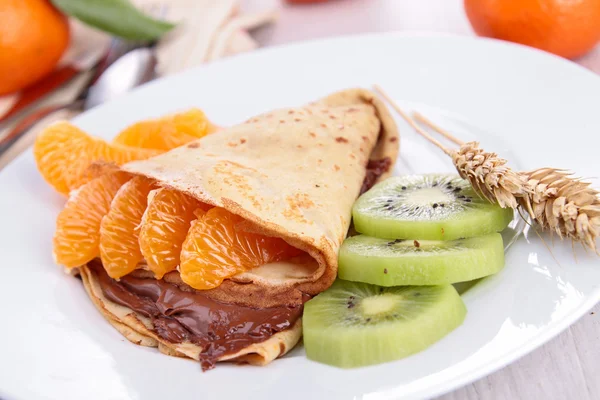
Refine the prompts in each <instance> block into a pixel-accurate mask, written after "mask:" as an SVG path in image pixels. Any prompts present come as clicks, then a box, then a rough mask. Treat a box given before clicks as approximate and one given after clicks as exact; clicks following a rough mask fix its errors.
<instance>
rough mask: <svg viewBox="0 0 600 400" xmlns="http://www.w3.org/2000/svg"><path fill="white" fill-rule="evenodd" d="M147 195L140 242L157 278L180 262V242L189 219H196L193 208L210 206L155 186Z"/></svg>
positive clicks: (147, 261) (189, 223)
mask: <svg viewBox="0 0 600 400" xmlns="http://www.w3.org/2000/svg"><path fill="white" fill-rule="evenodd" d="M149 199H150V200H149V201H148V208H147V209H146V212H145V213H144V216H143V218H142V225H141V228H140V236H139V244H140V250H141V252H142V255H143V257H144V259H145V260H146V263H147V264H148V268H149V269H150V271H152V272H154V275H155V277H156V279H161V278H162V277H163V276H164V275H165V274H166V273H167V272H170V271H173V270H175V269H176V268H177V266H178V265H179V255H180V253H181V246H182V244H183V241H184V240H185V237H186V236H187V233H188V230H189V229H190V226H191V222H192V221H193V220H194V219H196V215H195V214H194V210H196V209H208V208H209V207H210V206H208V205H206V204H204V203H201V202H199V201H198V200H196V199H194V198H193V197H191V196H188V195H186V194H184V193H181V192H178V191H175V190H171V189H158V190H155V191H153V192H151V193H150V197H149Z"/></svg>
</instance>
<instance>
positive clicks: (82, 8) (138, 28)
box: [52, 0, 174, 40]
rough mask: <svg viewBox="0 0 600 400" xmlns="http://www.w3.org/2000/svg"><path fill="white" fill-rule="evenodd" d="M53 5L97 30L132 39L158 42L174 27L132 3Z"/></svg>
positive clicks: (59, 1)
mask: <svg viewBox="0 0 600 400" xmlns="http://www.w3.org/2000/svg"><path fill="white" fill-rule="evenodd" d="M52 3H54V5H55V6H56V7H58V8H59V9H60V10H62V11H63V12H64V13H65V14H68V15H70V16H72V17H74V18H77V19H78V20H80V21H82V22H84V23H86V24H88V25H91V26H93V27H94V28H98V29H100V30H103V31H105V32H108V33H110V34H112V35H115V36H120V37H122V38H125V39H130V40H154V39H158V38H159V37H160V36H161V35H163V34H164V33H165V32H167V31H169V30H170V29H171V28H173V27H174V25H173V24H171V23H169V22H165V21H159V20H156V19H153V18H150V17H149V16H147V15H144V14H143V13H141V12H140V11H139V10H138V9H137V8H135V7H134V6H133V5H132V4H131V3H130V2H129V0H52Z"/></svg>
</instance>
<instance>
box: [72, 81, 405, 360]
mask: <svg viewBox="0 0 600 400" xmlns="http://www.w3.org/2000/svg"><path fill="white" fill-rule="evenodd" d="M398 142H399V140H398V132H397V128H396V125H395V123H394V121H393V119H392V118H391V116H390V114H389V112H388V110H387V109H386V107H385V106H384V105H383V103H382V102H381V101H380V100H379V99H377V98H376V97H375V96H374V94H373V93H371V92H369V91H366V90H362V89H351V90H345V91H341V92H338V93H335V94H332V95H330V96H328V97H326V98H324V99H322V100H320V101H317V102H315V103H311V104H309V105H306V106H304V107H299V108H286V109H280V110H275V111H271V112H268V113H265V114H262V115H259V116H256V117H254V118H251V119H249V120H247V121H245V122H244V123H242V124H240V125H237V126H234V127H231V128H228V129H224V130H222V131H220V132H219V133H217V134H213V135H209V136H207V137H204V138H202V139H199V140H197V141H195V142H192V143H190V144H187V145H185V146H182V147H180V148H177V149H174V150H172V151H170V152H167V153H165V154H162V155H159V156H157V157H154V158H151V159H148V160H144V161H137V162H132V163H129V164H126V165H125V166H123V170H125V171H127V172H130V173H132V174H135V175H143V176H146V177H148V178H151V179H153V180H155V181H156V182H157V184H158V185H159V186H162V187H168V188H172V189H175V190H179V191H181V192H184V193H186V194H188V195H190V196H193V197H195V198H197V199H198V200H200V201H202V202H204V203H208V204H211V205H213V206H217V207H223V208H225V209H227V210H228V211H230V212H232V213H234V214H238V215H240V216H242V217H243V218H244V219H245V221H244V222H243V223H242V224H243V225H244V227H243V228H244V229H245V230H248V231H253V232H256V233H260V234H263V235H266V236H274V237H279V238H282V239H284V240H285V241H286V242H288V243H289V244H291V245H292V246H295V247H297V248H299V249H301V250H304V251H305V252H306V253H307V254H308V255H306V256H304V257H299V259H296V260H291V261H286V262H278V263H272V264H267V265H263V266H260V267H258V268H255V269H252V270H250V271H247V272H244V273H241V274H238V275H236V276H234V277H232V278H231V279H226V280H225V281H224V282H223V283H222V284H221V285H220V286H219V287H217V288H215V289H211V290H206V291H202V292H203V295H206V296H208V297H209V298H211V299H214V300H216V301H219V302H222V303H229V304H236V305H239V306H245V307H254V308H270V307H280V306H286V307H293V306H298V305H300V307H301V305H302V304H303V302H304V301H305V300H306V299H307V298H309V297H310V296H313V295H316V294H318V293H320V292H322V291H324V290H325V289H327V288H328V287H329V286H330V285H331V284H332V282H333V280H334V279H335V277H336V275H337V253H338V250H339V248H340V246H341V244H342V242H343V240H344V238H345V237H346V234H347V232H348V228H349V226H350V221H351V208H352V204H353V203H354V201H355V200H356V198H357V197H358V195H359V193H360V191H361V187H362V186H363V181H364V179H365V176H366V175H368V174H371V175H372V174H373V173H374V172H373V171H371V172H368V169H369V168H368V166H369V165H371V166H373V165H375V164H377V163H378V161H380V160H386V161H385V162H383V163H382V165H387V166H388V167H389V168H388V170H387V171H384V172H383V173H381V174H375V175H378V176H375V177H374V178H375V179H374V180H378V179H383V178H385V177H386V176H387V175H388V174H389V173H391V169H392V167H393V163H394V161H395V159H396V157H397V154H398V147H399V143H398ZM379 172H381V171H379ZM372 178H373V176H372ZM363 189H364V188H363ZM135 273H137V274H138V276H139V275H140V274H141V275H143V274H144V271H136V272H135ZM81 275H82V278H83V281H84V284H85V287H86V290H87V292H88V294H89V296H90V297H91V299H92V301H93V302H94V304H95V305H96V307H98V309H99V310H100V311H101V312H102V313H103V315H104V316H105V317H106V318H107V320H108V321H109V322H111V323H112V324H113V325H114V326H115V327H116V328H117V330H119V332H121V333H122V334H123V335H124V336H125V337H127V338H128V339H129V340H131V341H133V342H134V343H138V344H142V345H147V346H158V347H159V349H160V350H161V351H162V352H165V353H168V354H171V355H184V356H187V357H190V358H195V359H198V355H199V354H200V353H201V351H202V348H201V347H200V346H198V345H196V344H193V343H190V342H185V341H183V342H181V343H173V342H170V341H167V340H164V339H163V338H161V337H159V336H158V335H157V334H156V333H155V330H153V327H152V322H151V321H150V320H149V319H148V318H145V317H144V316H142V315H140V314H139V313H137V312H134V311H133V310H132V309H130V308H127V307H124V306H122V305H119V304H117V303H115V302H113V301H111V300H109V299H108V298H106V296H104V294H103V293H102V290H101V288H100V286H99V282H98V277H97V276H96V274H95V273H94V271H93V270H91V269H90V268H88V267H85V266H84V267H82V268H81ZM142 277H143V278H145V279H153V278H152V277H150V276H145V277H144V276H142ZM164 281H166V282H171V283H173V284H174V285H176V286H177V287H178V288H180V289H181V290H183V291H189V292H192V291H194V289H193V288H190V287H189V286H187V285H186V284H185V283H183V282H181V279H180V278H179V275H178V273H177V272H172V273H169V274H167V275H166V276H165V277H164ZM300 335H301V320H300V319H298V320H297V321H294V323H293V324H292V326H290V327H289V329H286V330H284V331H282V332H277V333H275V334H274V335H273V336H271V337H270V338H269V339H268V340H266V341H264V342H261V343H255V344H252V345H250V346H247V347H246V348H243V349H241V350H240V351H238V352H235V353H232V354H224V355H222V356H220V357H219V358H218V361H221V360H223V361H224V360H228V359H233V360H238V361H246V362H250V363H253V364H265V363H268V362H270V361H271V360H273V359H274V358H276V357H278V356H280V355H282V354H285V353H286V352H287V351H289V350H290V349H291V348H292V347H293V346H294V345H295V344H296V343H297V341H298V340H299V338H300Z"/></svg>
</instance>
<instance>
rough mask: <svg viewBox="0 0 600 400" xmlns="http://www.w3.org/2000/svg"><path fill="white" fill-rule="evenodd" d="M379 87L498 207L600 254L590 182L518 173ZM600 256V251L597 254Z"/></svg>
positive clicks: (596, 200) (596, 196)
mask: <svg viewBox="0 0 600 400" xmlns="http://www.w3.org/2000/svg"><path fill="white" fill-rule="evenodd" d="M375 90H376V91H377V92H379V94H381V96H382V97H384V98H385V99H386V100H387V101H388V102H389V103H390V104H391V105H392V107H393V108H394V109H395V110H396V111H397V112H398V113H399V114H400V115H401V116H402V117H403V118H404V119H405V120H406V121H407V122H408V123H409V125H411V126H412V127H413V128H414V129H415V130H416V131H417V132H418V133H419V134H420V135H421V136H423V137H424V138H426V139H427V140H429V141H430V142H431V143H433V144H434V145H436V146H437V147H439V148H440V149H441V150H443V151H444V152H445V153H446V154H447V155H449V156H450V157H451V158H452V162H453V163H454V166H455V167H456V170H457V171H458V173H459V174H460V176H461V177H462V178H463V179H466V180H468V181H469V182H470V183H471V185H472V186H473V188H474V189H475V191H476V192H477V193H478V194H479V195H480V196H482V197H483V198H485V199H487V200H488V201H490V202H491V203H495V204H498V205H499V206H500V207H503V208H506V207H510V208H513V209H519V208H520V209H522V210H524V211H525V212H527V214H529V215H530V216H531V218H532V219H533V220H534V221H535V222H536V223H537V224H538V225H539V226H540V227H541V228H542V230H549V231H550V232H553V233H556V234H558V236H559V237H560V238H561V239H563V238H568V239H571V240H572V241H573V242H580V243H581V244H582V245H583V246H584V248H589V249H591V250H592V251H594V252H595V253H596V254H599V253H598V248H597V246H596V240H597V238H598V236H600V193H599V192H598V191H597V190H596V189H594V188H592V187H591V186H590V185H591V184H590V183H589V182H585V181H583V180H582V179H580V178H577V177H574V176H573V174H572V173H570V172H568V171H565V170H560V169H556V168H540V169H536V170H533V171H530V172H519V171H514V170H512V169H511V168H510V167H508V166H507V165H506V164H507V161H506V160H505V159H503V158H501V157H499V156H498V155H497V154H496V153H491V152H486V151H485V150H483V149H481V148H480V147H479V143H478V142H467V143H465V142H463V141H461V140H459V139H457V138H456V137H454V136H453V135H452V134H450V133H449V132H447V131H446V130H444V129H442V128H441V127H439V126H437V125H436V124H434V123H433V122H432V121H430V120H429V119H427V118H426V117H425V116H423V115H421V114H418V113H414V114H413V117H414V119H413V118H412V117H411V116H409V115H408V114H406V113H405V112H404V111H403V110H402V109H401V108H400V107H399V106H398V105H397V104H396V103H395V102H394V101H393V99H392V98H391V97H390V96H388V95H387V94H386V93H385V92H384V91H383V90H382V89H381V88H380V87H379V86H375ZM415 120H417V121H419V122H420V123H422V124H423V125H426V126H428V127H429V128H431V129H432V130H434V131H436V132H437V133H439V134H440V135H442V136H444V137H445V138H446V139H449V140H450V141H452V142H453V143H455V144H457V145H458V146H460V147H459V148H458V150H454V149H450V148H448V147H446V146H444V145H443V144H442V143H441V142H439V141H438V140H436V139H435V138H434V137H433V136H431V135H430V134H429V133H428V132H427V131H425V130H424V129H422V128H421V127H420V126H419V125H418V124H417V123H416V122H415ZM599 255H600V254H599Z"/></svg>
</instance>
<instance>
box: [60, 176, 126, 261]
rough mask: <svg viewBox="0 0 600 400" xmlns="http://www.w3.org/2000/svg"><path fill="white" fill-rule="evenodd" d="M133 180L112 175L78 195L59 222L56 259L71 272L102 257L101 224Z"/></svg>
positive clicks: (82, 189) (61, 214) (87, 187)
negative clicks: (124, 186)
mask: <svg viewBox="0 0 600 400" xmlns="http://www.w3.org/2000/svg"><path fill="white" fill-rule="evenodd" d="M129 179H130V176H129V175H128V174H126V173H125V172H110V173H108V174H105V175H102V176H101V177H99V178H96V179H94V180H92V181H90V182H89V183H87V184H86V185H84V186H82V187H81V188H80V189H79V190H78V191H76V192H74V193H73V194H72V195H71V197H70V198H69V200H68V201H67V204H66V205H65V208H64V209H63V210H62V211H61V212H60V214H59V215H58V218H57V220H56V232H55V234H54V259H55V261H56V263H57V264H60V265H63V266H65V267H68V268H73V267H79V266H81V265H84V264H85V263H87V262H89V261H91V260H93V259H94V258H96V257H98V255H99V254H100V250H99V243H100V222H101V221H102V217H104V216H105V215H106V214H107V213H108V210H109V209H110V204H111V201H112V199H113V197H114V196H115V195H116V193H117V191H118V190H119V188H120V187H121V186H122V185H123V184H124V183H125V182H127V181H128V180H129Z"/></svg>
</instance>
